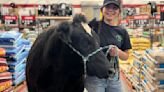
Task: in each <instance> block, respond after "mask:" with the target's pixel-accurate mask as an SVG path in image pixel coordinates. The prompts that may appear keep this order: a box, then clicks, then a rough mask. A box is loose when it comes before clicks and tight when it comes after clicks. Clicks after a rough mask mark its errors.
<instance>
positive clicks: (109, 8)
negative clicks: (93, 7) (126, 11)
mask: <svg viewBox="0 0 164 92" xmlns="http://www.w3.org/2000/svg"><path fill="white" fill-rule="evenodd" d="M119 13H120V9H119V7H118V6H117V5H115V4H108V5H106V6H104V7H103V8H102V14H103V17H104V19H106V20H113V19H115V18H117V17H118V16H119Z"/></svg>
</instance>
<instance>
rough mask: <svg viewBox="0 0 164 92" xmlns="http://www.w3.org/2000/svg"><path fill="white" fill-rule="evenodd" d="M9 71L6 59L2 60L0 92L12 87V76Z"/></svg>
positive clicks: (0, 62)
mask: <svg viewBox="0 0 164 92" xmlns="http://www.w3.org/2000/svg"><path fill="white" fill-rule="evenodd" d="M0 53H1V50H0ZM0 57H1V56H0ZM8 69H9V68H8V65H7V62H6V59H5V58H0V92H2V91H5V90H7V89H8V88H10V87H12V75H11V73H10V72H8V71H7V70H8Z"/></svg>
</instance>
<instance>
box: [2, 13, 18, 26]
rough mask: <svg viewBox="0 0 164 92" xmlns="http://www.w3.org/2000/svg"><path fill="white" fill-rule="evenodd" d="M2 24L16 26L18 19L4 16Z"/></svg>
mask: <svg viewBox="0 0 164 92" xmlns="http://www.w3.org/2000/svg"><path fill="white" fill-rule="evenodd" d="M3 22H4V24H5V25H18V17H17V16H10V15H4V16H3Z"/></svg>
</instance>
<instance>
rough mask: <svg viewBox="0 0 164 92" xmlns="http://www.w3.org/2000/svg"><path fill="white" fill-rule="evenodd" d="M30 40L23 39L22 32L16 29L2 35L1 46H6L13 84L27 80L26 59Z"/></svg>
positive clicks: (0, 36) (0, 37) (0, 38)
mask: <svg viewBox="0 0 164 92" xmlns="http://www.w3.org/2000/svg"><path fill="white" fill-rule="evenodd" d="M29 45H30V42H29V41H27V40H25V39H22V33H20V32H16V31H8V32H3V33H1V35H0V47H2V48H5V50H6V55H5V56H4V57H5V58H6V59H7V63H8V66H9V70H8V71H9V72H11V73H12V79H13V86H16V85H18V84H20V83H22V82H23V81H24V80H25V66H26V65H25V61H26V58H27V56H28V49H26V47H28V46H29Z"/></svg>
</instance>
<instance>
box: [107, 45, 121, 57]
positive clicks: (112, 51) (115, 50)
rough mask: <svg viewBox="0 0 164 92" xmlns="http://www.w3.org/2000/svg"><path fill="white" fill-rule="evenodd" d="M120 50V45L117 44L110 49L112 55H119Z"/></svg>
mask: <svg viewBox="0 0 164 92" xmlns="http://www.w3.org/2000/svg"><path fill="white" fill-rule="evenodd" d="M118 51H119V48H118V47H116V46H114V47H112V48H111V49H110V51H109V53H110V56H113V57H115V56H118Z"/></svg>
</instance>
